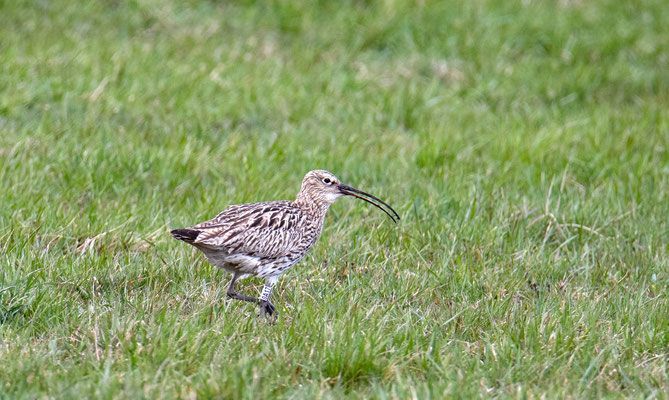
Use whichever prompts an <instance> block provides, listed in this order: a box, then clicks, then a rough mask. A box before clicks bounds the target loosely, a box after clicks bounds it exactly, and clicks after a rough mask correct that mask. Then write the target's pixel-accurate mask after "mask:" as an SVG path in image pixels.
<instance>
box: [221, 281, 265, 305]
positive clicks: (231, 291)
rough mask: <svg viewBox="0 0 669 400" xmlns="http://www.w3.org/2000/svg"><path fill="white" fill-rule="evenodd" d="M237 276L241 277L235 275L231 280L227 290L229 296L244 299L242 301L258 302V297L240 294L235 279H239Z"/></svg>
mask: <svg viewBox="0 0 669 400" xmlns="http://www.w3.org/2000/svg"><path fill="white" fill-rule="evenodd" d="M237 278H239V275H233V277H232V281H230V286H228V292H227V295H228V297H230V298H231V299H235V300H242V301H248V302H251V303H258V299H256V298H255V297H251V296H245V295H243V294H239V293H237V292H236V291H235V281H237Z"/></svg>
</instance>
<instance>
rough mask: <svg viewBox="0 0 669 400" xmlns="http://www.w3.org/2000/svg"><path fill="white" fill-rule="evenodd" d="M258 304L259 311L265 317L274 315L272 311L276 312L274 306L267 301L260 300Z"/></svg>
mask: <svg viewBox="0 0 669 400" xmlns="http://www.w3.org/2000/svg"><path fill="white" fill-rule="evenodd" d="M259 304H260V309H261V310H262V311H263V313H264V314H265V316H266V317H271V316H272V315H273V314H274V311H276V308H275V307H274V304H272V303H270V302H269V301H265V300H260V302H259Z"/></svg>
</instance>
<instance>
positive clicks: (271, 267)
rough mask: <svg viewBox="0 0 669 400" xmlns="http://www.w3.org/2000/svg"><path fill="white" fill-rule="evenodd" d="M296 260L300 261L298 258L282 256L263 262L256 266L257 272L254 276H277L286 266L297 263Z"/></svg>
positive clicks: (284, 270)
mask: <svg viewBox="0 0 669 400" xmlns="http://www.w3.org/2000/svg"><path fill="white" fill-rule="evenodd" d="M300 258H301V257H300ZM298 261H300V259H299V258H298V259H297V260H293V259H289V258H288V257H283V258H278V259H275V260H272V261H268V262H264V263H262V264H261V265H259V266H258V272H257V273H256V276H258V277H259V278H271V277H274V276H279V275H281V274H283V273H284V272H286V270H287V269H288V268H290V267H292V266H293V265H295V264H297V262H298Z"/></svg>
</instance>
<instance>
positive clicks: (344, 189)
mask: <svg viewBox="0 0 669 400" xmlns="http://www.w3.org/2000/svg"><path fill="white" fill-rule="evenodd" d="M339 191H340V192H341V193H342V194H344V195H346V196H353V197H357V198H358V199H361V200H364V201H366V202H368V203H369V204H372V205H373V206H374V207H376V208H378V209H379V210H381V211H383V212H384V213H386V215H388V216H389V217H390V219H392V220H393V222H394V223H397V221H399V220H400V216H399V215H398V214H397V212H395V210H393V208H392V207H391V206H389V205H388V204H386V203H385V202H384V201H383V200H381V199H379V198H378V197H376V196H372V195H371V194H369V193H365V192H363V191H362V190H358V189H356V188H353V187H350V186H347V185H339ZM362 196H365V197H362ZM370 199H371V200H370ZM372 200H375V201H378V202H379V203H381V204H383V205H384V206H386V207H387V208H388V209H389V210H390V211H391V212H392V213H393V214H394V215H395V216H394V217H393V215H392V214H390V213H389V212H388V211H386V209H385V208H383V207H381V206H380V205H379V204H377V203H375V202H374V201H372ZM395 218H397V221H396V220H395Z"/></svg>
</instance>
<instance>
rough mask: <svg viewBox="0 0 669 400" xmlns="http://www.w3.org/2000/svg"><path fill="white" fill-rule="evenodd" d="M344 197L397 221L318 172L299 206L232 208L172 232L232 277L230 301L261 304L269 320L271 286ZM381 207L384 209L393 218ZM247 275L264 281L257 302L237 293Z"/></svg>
mask: <svg viewBox="0 0 669 400" xmlns="http://www.w3.org/2000/svg"><path fill="white" fill-rule="evenodd" d="M344 195H348V196H353V197H357V198H359V199H362V200H365V201H367V202H369V203H371V204H373V205H374V206H376V207H378V208H379V209H381V210H383V212H385V213H386V214H388V216H389V217H390V218H391V219H392V220H393V221H394V222H396V221H395V218H397V219H398V220H399V215H397V213H396V212H395V210H393V209H392V208H391V207H390V206H389V205H388V204H386V203H384V202H383V201H381V200H380V199H378V198H376V197H374V196H372V195H370V194H368V193H365V192H362V191H360V190H357V189H354V188H352V187H350V186H346V185H342V184H341V182H340V181H339V179H337V177H336V176H334V175H333V174H332V173H330V172H328V171H324V170H315V171H310V172H308V173H307V174H306V175H305V177H304V179H303V180H302V188H301V189H300V192H299V193H298V194H297V198H296V199H295V201H287V200H281V201H268V202H262V203H247V204H239V205H233V206H230V207H229V208H227V209H226V210H225V211H223V212H221V213H220V214H218V215H217V216H216V217H214V218H213V219H211V220H209V221H205V222H202V223H200V224H197V225H194V226H191V227H189V228H185V229H175V230H173V231H172V232H171V233H172V235H173V236H174V237H175V238H176V239H179V240H183V241H184V242H186V243H189V244H191V245H193V246H195V247H197V248H198V249H199V250H201V251H202V252H203V253H204V255H205V256H206V258H207V260H208V261H209V262H210V263H211V264H213V265H214V266H216V267H218V268H221V269H224V270H226V271H228V272H229V273H231V274H232V276H233V277H232V281H231V282H230V287H229V288H228V293H227V294H228V296H229V297H231V298H234V299H238V300H244V301H250V302H256V303H259V304H260V306H261V307H262V309H263V310H264V312H265V313H267V314H269V315H271V314H272V313H273V312H274V306H273V305H272V303H270V302H269V296H270V294H271V291H272V287H273V286H274V284H275V283H276V282H277V281H278V279H279V277H280V276H281V275H282V274H283V273H284V272H285V271H286V270H287V269H288V268H290V267H292V266H293V265H295V264H296V263H297V262H298V261H299V260H300V259H301V258H302V257H304V255H305V254H306V253H307V252H308V251H309V249H310V248H311V247H312V246H313V245H314V243H315V242H316V240H318V238H319V237H320V235H321V231H322V229H323V220H324V219H325V214H326V212H327V210H328V208H329V207H330V205H331V204H332V203H333V202H334V201H335V200H336V199H337V198H339V197H341V196H344ZM363 196H364V197H363ZM370 199H371V200H370ZM372 200H375V201H377V202H378V203H375V202H374V201H372ZM379 204H381V205H383V206H386V207H387V208H388V209H389V210H390V211H391V212H392V213H393V214H394V217H393V215H391V214H390V213H389V212H388V211H386V210H385V209H384V208H383V207H382V206H381V205H379ZM249 275H252V276H257V277H260V278H264V279H265V281H266V283H265V287H264V288H263V291H262V295H261V296H260V298H259V299H256V298H254V297H249V296H244V295H241V294H238V293H237V292H235V290H234V285H235V281H236V280H237V279H239V278H243V277H246V276H249Z"/></svg>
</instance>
